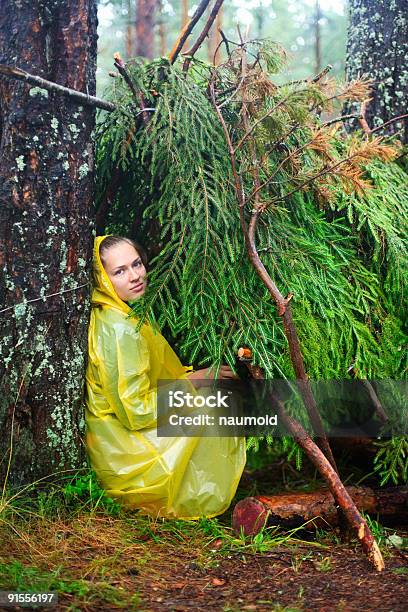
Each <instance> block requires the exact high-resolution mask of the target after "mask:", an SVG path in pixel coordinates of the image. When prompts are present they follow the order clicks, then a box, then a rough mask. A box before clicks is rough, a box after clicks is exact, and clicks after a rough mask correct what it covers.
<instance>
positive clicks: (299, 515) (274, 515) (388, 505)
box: [232, 486, 408, 535]
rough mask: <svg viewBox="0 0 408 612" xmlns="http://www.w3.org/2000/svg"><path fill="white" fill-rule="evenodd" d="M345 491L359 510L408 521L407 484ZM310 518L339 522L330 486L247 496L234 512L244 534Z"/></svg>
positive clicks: (318, 521)
mask: <svg viewBox="0 0 408 612" xmlns="http://www.w3.org/2000/svg"><path fill="white" fill-rule="evenodd" d="M346 490H347V492H348V494H349V495H350V497H351V499H352V500H353V502H354V503H355V505H356V506H357V508H358V510H359V511H364V512H367V513H368V514H373V515H379V516H380V517H382V518H385V519H390V518H392V519H394V520H396V519H398V522H400V523H405V522H407V521H408V487H406V486H405V487H389V488H387V489H372V488H371V487H346ZM308 521H313V525H314V526H315V527H327V526H328V525H330V526H335V525H337V524H338V512H337V507H336V504H335V501H334V497H333V495H332V494H331V492H330V491H329V489H320V490H318V491H312V492H307V493H304V492H302V491H294V492H291V493H282V494H279V495H258V496H256V497H246V498H245V499H242V500H241V501H239V502H238V503H237V505H236V506H235V508H234V512H233V515H232V526H233V528H234V531H235V532H236V533H237V534H241V533H243V534H244V535H256V534H257V533H259V532H260V531H261V529H262V528H263V527H264V526H273V525H280V526H282V527H285V528H288V529H292V528H294V527H299V526H300V525H303V524H304V523H307V522H308Z"/></svg>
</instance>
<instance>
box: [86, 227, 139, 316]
mask: <svg viewBox="0 0 408 612" xmlns="http://www.w3.org/2000/svg"><path fill="white" fill-rule="evenodd" d="M108 236H111V234H107V235H106V236H97V237H96V238H95V242H94V249H93V281H94V288H93V291H92V298H91V302H92V306H93V307H95V306H96V307H104V306H105V307H108V308H115V309H116V310H120V311H121V312H123V313H124V314H126V315H128V314H129V313H130V312H131V310H132V309H131V308H130V306H128V304H126V302H124V301H123V300H121V299H120V297H119V296H118V294H117V293H116V291H115V289H114V288H113V285H112V283H111V280H110V278H109V276H108V275H107V273H106V270H105V268H104V267H103V264H102V260H101V256H100V253H99V249H100V246H101V243H102V242H103V241H104V240H105V238H107V237H108Z"/></svg>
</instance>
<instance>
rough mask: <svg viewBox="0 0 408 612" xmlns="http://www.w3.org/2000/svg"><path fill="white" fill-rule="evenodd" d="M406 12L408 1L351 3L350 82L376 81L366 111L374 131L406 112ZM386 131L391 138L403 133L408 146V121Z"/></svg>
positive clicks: (407, 39) (349, 33)
mask: <svg viewBox="0 0 408 612" xmlns="http://www.w3.org/2000/svg"><path fill="white" fill-rule="evenodd" d="M407 8H408V6H407V0H392V1H391V2H389V1H387V0H376V1H375V2H374V0H350V26H349V32H348V43H347V59H346V74H347V78H348V80H352V79H356V78H357V77H361V76H364V75H365V76H367V77H369V78H370V79H372V80H373V81H374V83H373V89H372V92H371V94H370V97H371V98H372V99H371V101H370V102H369V104H368V105H367V108H366V120H367V122H368V125H369V126H370V127H371V128H372V129H373V128H375V127H378V126H380V125H382V124H383V123H385V122H387V121H389V120H390V119H392V118H394V117H398V116H400V115H403V114H405V113H406V112H407V111H406V99H407V96H408V25H407V24H408V21H407ZM348 108H350V106H348ZM352 112H354V111H352ZM353 127H355V125H354V126H353ZM385 129H386V132H385V131H384V133H389V134H393V133H395V132H397V131H399V130H401V134H402V135H401V138H402V140H403V141H404V142H408V120H407V118H405V119H401V120H400V121H399V122H395V123H391V124H390V125H388V126H387V127H386V128H385Z"/></svg>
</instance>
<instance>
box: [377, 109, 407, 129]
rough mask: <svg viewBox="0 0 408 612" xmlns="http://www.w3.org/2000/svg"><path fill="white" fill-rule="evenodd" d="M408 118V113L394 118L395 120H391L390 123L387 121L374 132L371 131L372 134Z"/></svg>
mask: <svg viewBox="0 0 408 612" xmlns="http://www.w3.org/2000/svg"><path fill="white" fill-rule="evenodd" d="M407 117H408V113H407V114H406V115H399V117H394V118H393V119H390V120H389V121H386V122H385V123H383V124H382V125H379V126H378V127H376V128H374V129H373V130H371V132H370V133H371V134H373V133H374V132H377V131H378V130H382V129H383V128H385V127H386V126H387V125H390V123H394V122H395V121H399V120H400V119H406V118H407Z"/></svg>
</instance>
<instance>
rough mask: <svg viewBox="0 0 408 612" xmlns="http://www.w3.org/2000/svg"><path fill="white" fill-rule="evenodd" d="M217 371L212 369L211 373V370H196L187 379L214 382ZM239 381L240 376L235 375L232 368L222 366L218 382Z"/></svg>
mask: <svg viewBox="0 0 408 612" xmlns="http://www.w3.org/2000/svg"><path fill="white" fill-rule="evenodd" d="M214 374H215V369H214V368H212V369H211V372H210V368H203V369H202V370H196V371H195V372H191V373H190V374H187V378H188V379H189V380H214V378H215V376H214ZM227 379H229V380H238V376H237V375H236V374H234V372H233V371H232V370H231V368H230V367H229V366H228V365H222V366H221V367H220V371H219V372H218V376H217V380H227Z"/></svg>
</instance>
